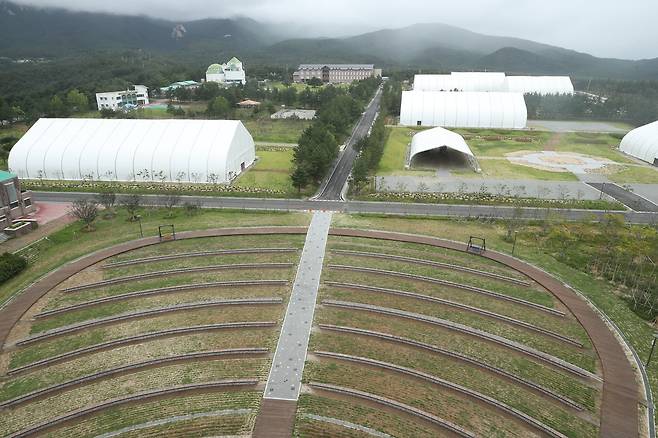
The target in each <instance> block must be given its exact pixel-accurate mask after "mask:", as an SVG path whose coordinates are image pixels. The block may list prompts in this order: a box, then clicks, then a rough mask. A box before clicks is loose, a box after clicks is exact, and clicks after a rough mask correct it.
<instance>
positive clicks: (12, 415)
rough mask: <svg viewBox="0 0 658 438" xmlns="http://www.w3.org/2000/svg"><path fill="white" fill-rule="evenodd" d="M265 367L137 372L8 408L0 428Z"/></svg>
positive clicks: (244, 364)
mask: <svg viewBox="0 0 658 438" xmlns="http://www.w3.org/2000/svg"><path fill="white" fill-rule="evenodd" d="M268 365H269V363H268V361H266V360H263V359H259V360H242V359H240V360H235V361H231V360H228V361H214V362H197V363H187V364H181V365H172V366H169V367H163V368H154V369H150V370H146V371H141V372H137V373H134V374H130V375H126V376H121V377H117V378H114V379H111V380H106V381H101V382H98V383H93V384H91V385H86V386H82V387H79V388H75V389H72V390H70V391H68V392H65V393H62V394H58V395H55V396H53V397H51V398H49V399H47V400H40V401H36V402H33V403H30V404H27V405H24V406H19V407H17V408H15V409H10V410H8V411H7V412H6V413H5V414H4V415H3V417H2V419H1V420H0V429H2V430H3V431H14V430H17V429H20V428H24V427H26V426H29V425H31V424H35V423H39V422H41V421H45V420H47V419H49V418H53V417H56V416H59V415H62V414H64V413H66V412H70V411H74V410H76V409H79V408H82V407H85V406H90V405H94V404H97V403H101V402H103V401H105V400H109V399H112V398H115V397H124V396H127V395H130V394H135V393H138V392H142V391H148V390H155V389H159V388H168V387H172V386H176V385H184V384H190V383H204V382H213V381H217V380H222V379H239V378H252V377H257V378H261V377H264V376H266V375H267V372H268Z"/></svg>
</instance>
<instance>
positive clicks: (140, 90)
mask: <svg viewBox="0 0 658 438" xmlns="http://www.w3.org/2000/svg"><path fill="white" fill-rule="evenodd" d="M148 104H149V89H148V87H146V86H144V85H135V86H134V87H133V88H132V89H128V90H124V91H109V92H106V93H96V105H98V110H99V111H100V110H102V109H111V110H113V111H117V110H120V109H123V108H125V107H126V105H134V106H140V105H148Z"/></svg>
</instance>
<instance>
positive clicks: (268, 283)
mask: <svg viewBox="0 0 658 438" xmlns="http://www.w3.org/2000/svg"><path fill="white" fill-rule="evenodd" d="M288 283H289V281H288V280H245V281H216V282H212V283H200V284H184V285H180V286H170V287H161V288H157V289H148V290H142V291H137V292H130V293H127V294H122V295H113V296H111V297H105V298H99V299H96V300H91V301H85V302H84V303H79V304H74V305H72V306H67V307H60V308H58V309H54V310H48V311H45V312H41V313H37V314H36V315H34V317H35V318H46V317H48V316H53V315H59V314H62V313H67V312H72V311H74V310H79V309H84V308H87V307H93V306H98V305H101V304H107V303H112V302H117V301H125V300H131V299H133V298H145V297H151V296H157V295H165V294H171V293H177V292H184V291H190V290H200V289H211V288H220V287H223V288H233V287H249V286H260V287H272V286H285V285H287V284H288Z"/></svg>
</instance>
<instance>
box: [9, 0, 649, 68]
mask: <svg viewBox="0 0 658 438" xmlns="http://www.w3.org/2000/svg"><path fill="white" fill-rule="evenodd" d="M18 2H19V3H21V4H29V5H35V6H58V7H66V8H70V9H73V10H81V11H94V12H109V13H115V14H125V15H135V14H141V15H147V16H150V17H154V18H164V19H169V20H180V21H191V20H197V19H203V18H231V17H236V16H244V17H249V18H252V19H255V20H258V21H262V22H268V23H276V24H283V25H285V27H287V28H288V30H289V31H290V32H294V33H296V34H298V35H296V36H298V37H316V36H321V35H324V36H332V37H335V36H346V35H357V34H361V33H365V32H369V31H373V30H377V29H383V28H400V27H405V26H408V25H412V24H415V23H425V22H440V23H446V24H450V25H453V26H458V27H463V28H466V29H470V30H472V31H476V32H481V33H485V34H489V35H497V36H511V37H517V38H524V39H531V40H534V41H541V42H543V43H546V44H552V45H556V46H560V47H566V48H569V49H574V50H578V51H581V52H587V53H591V54H593V55H595V56H600V57H614V58H621V59H641V58H655V57H658V46H656V44H655V41H658V26H656V23H655V19H656V17H658V2H656V1H655V0H631V1H630V2H627V3H624V4H623V5H622V4H620V2H619V1H618V0H597V1H595V2H594V1H590V0H553V1H550V2H537V1H533V0H467V1H461V2H455V1H445V0H409V1H406V2H397V1H396V2H393V1H390V0H359V1H358V2H357V1H352V0H333V1H331V2H309V1H304V0H242V1H239V2H235V1H227V0H187V1H185V2H181V1H178V0H113V1H111V2H108V1H106V0H18Z"/></svg>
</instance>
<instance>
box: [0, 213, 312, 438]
mask: <svg viewBox="0 0 658 438" xmlns="http://www.w3.org/2000/svg"><path fill="white" fill-rule="evenodd" d="M229 216H230V215H229ZM249 216H250V215H247V218H248V219H247V221H246V222H247V224H248V223H249V222H250V220H249V219H255V218H257V217H259V216H260V215H254V216H253V218H249ZM277 216H278V215H277V214H274V215H273V216H271V217H269V218H268V217H266V216H264V215H263V216H262V218H263V219H266V218H267V219H268V220H272V219H274V220H276V219H277ZM291 216H293V217H295V218H294V219H292V218H288V219H292V220H291V222H292V223H293V224H297V223H300V224H304V225H305V222H304V220H305V219H306V216H304V215H291ZM302 218H303V219H302ZM234 219H235V222H234V223H232V224H231V225H233V226H235V225H236V224H240V225H242V223H240V221H239V219H238V217H237V216H235V217H234ZM112 221H114V222H115V223H116V222H118V224H117V225H118V226H121V223H122V221H117V219H113V220H112ZM112 221H107V222H112ZM297 221H298V222H297ZM102 222H105V221H102ZM102 222H101V223H100V224H99V229H98V231H96V232H95V233H89V234H86V233H85V234H83V237H86V236H87V235H93V234H100V233H101V230H102V225H105V224H103V223H102ZM247 224H245V225H247ZM284 224H285V221H284ZM78 226H79V225H78ZM303 240H304V236H303V235H302V236H287V235H272V236H263V237H262V238H261V237H257V236H230V237H225V238H224V237H217V238H208V239H193V240H189V241H184V240H183V241H175V242H168V243H164V244H161V245H154V246H151V247H145V248H141V249H138V250H135V251H131V252H128V253H124V254H121V255H119V256H117V257H113V258H112V259H111V260H108V261H104V262H101V264H100V265H104V264H106V263H108V262H117V261H128V260H135V259H139V258H143V257H149V256H155V255H157V256H162V255H171V254H182V253H187V252H198V251H212V250H218V249H230V248H237V249H243V248H296V249H300V248H301V247H302V246H303ZM48 249H49V248H46V250H45V251H47V250H48ZM45 251H44V252H45ZM41 257H42V255H41ZM41 257H39V258H37V263H38V261H39V260H41ZM298 259H299V252H298V251H297V252H292V253H282V254H278V253H271V254H268V253H261V254H258V253H257V254H242V255H224V256H201V257H193V258H190V257H184V258H181V259H175V260H166V261H160V262H153V263H144V264H138V265H130V266H124V267H117V268H113V269H101V268H100V266H92V267H90V268H88V269H87V270H85V271H83V272H81V273H79V274H77V275H75V276H73V277H71V278H70V279H69V280H67V281H66V282H65V283H64V284H62V285H60V286H59V287H58V290H53V291H51V292H50V293H49V294H47V295H46V297H45V299H44V300H42V303H41V305H40V306H41V308H44V309H55V308H61V307H66V306H70V305H73V304H76V303H81V302H86V301H89V300H93V299H97V298H100V297H108V296H114V295H117V294H124V293H130V292H135V291H141V290H146V289H153V288H160V287H167V286H175V285H186V284H195V283H205V282H213V281H229V282H230V281H239V280H261V279H267V280H273V279H280V280H286V281H288V282H290V281H291V280H292V278H293V276H294V273H295V265H296V264H297V263H298ZM240 263H291V264H292V265H293V266H292V267H291V268H285V269H266V268H263V269H259V270H226V271H217V272H208V273H192V274H184V275H173V276H167V275H163V276H160V277H158V278H153V279H144V280H139V279H138V280H137V281H131V282H127V283H122V284H119V285H114V286H107V287H100V288H94V289H90V290H84V291H80V292H74V293H63V292H61V291H59V289H61V288H62V287H71V286H75V285H81V284H89V283H91V282H96V281H100V280H104V279H110V278H116V277H123V276H128V275H140V274H144V273H148V272H158V271H162V270H169V269H180V268H184V267H197V266H209V265H215V264H240ZM35 264H36V263H35ZM289 293H290V286H285V285H282V286H262V287H258V286H240V287H215V288H208V289H191V290H186V291H180V292H175V293H168V294H163V295H154V296H148V297H141V298H140V297H137V298H133V299H129V300H125V301H117V302H110V303H107V304H102V305H97V306H92V307H87V308H83V309H79V310H75V311H71V312H66V313H63V314H59V315H53V316H50V317H46V318H39V319H36V320H34V321H33V323H32V324H31V325H30V327H29V331H30V332H31V333H41V332H44V331H47V330H51V329H54V328H60V327H63V326H67V325H70V324H78V323H81V322H84V321H89V320H93V319H96V318H104V317H108V316H113V315H117V314H122V313H129V312H137V311H144V310H149V309H154V308H161V307H168V306H173V305H178V304H185V303H196V302H206V301H214V300H220V299H243V298H264V297H279V298H282V299H283V301H284V304H283V305H266V306H251V305H245V306H227V307H213V308H208V309H195V310H190V311H183V312H176V313H168V314H163V315H158V316H156V317H152V318H145V319H134V320H128V321H124V322H121V323H118V324H113V325H107V326H102V327H96V328H89V329H87V330H84V331H81V332H76V333H74V334H70V335H67V336H63V337H59V338H54V339H50V340H46V341H43V342H37V343H35V344H33V345H27V346H24V347H18V348H17V349H16V350H15V351H13V352H12V353H5V354H6V355H10V356H9V357H8V358H7V359H8V361H9V366H10V368H15V367H19V366H23V365H27V364H30V363H33V362H35V361H38V360H42V359H47V358H52V357H54V356H56V355H58V354H62V353H66V352H71V351H74V350H76V349H79V348H84V347H89V346H95V345H98V344H100V343H103V342H108V341H113V340H119V339H124V338H127V337H131V336H137V335H143V334H149V333H154V332H159V331H163V330H171V329H175V328H182V327H194V326H203V325H207V324H221V323H232V322H248V321H254V322H255V321H274V322H278V321H280V320H281V318H282V312H283V311H284V309H285V302H286V301H287V299H288V295H289ZM278 330H279V329H278V327H273V328H247V329H220V330H210V331H206V332H196V333H191V334H184V335H180V336H172V337H164V338H153V339H150V340H147V341H145V342H142V343H138V344H134V345H123V346H118V347H116V348H113V349H107V350H101V351H96V352H93V353H90V354H86V355H82V356H76V357H73V358H70V359H68V360H67V361H64V362H61V363H55V364H51V365H49V366H46V367H42V368H37V369H34V370H33V371H29V372H26V373H23V374H19V375H17V376H15V377H10V378H6V379H4V381H3V382H2V385H1V387H0V400H8V399H11V398H14V397H17V396H20V395H24V394H27V393H30V392H33V391H35V390H39V389H43V388H48V387H50V386H53V385H57V384H59V383H64V382H68V381H71V380H74V379H77V378H80V377H84V376H88V375H92V374H94V373H97V372H101V371H106V370H111V369H115V368H119V367H122V366H126V365H132V364H136V363H141V362H146V361H149V360H154V359H160V358H167V357H175V356H179V355H184V354H190V353H197V352H208V351H217V350H225V349H234V348H266V349H268V350H272V349H273V348H274V346H275V345H276V342H277V337H278ZM269 367H270V359H269V358H268V357H266V356H243V357H233V358H231V357H229V358H218V359H216V360H209V361H208V360H206V361H193V360H190V361H185V362H180V363H170V364H165V365H161V366H155V367H145V368H140V369H137V370H135V371H134V372H131V373H128V374H124V375H117V376H113V377H112V378H111V379H107V380H98V381H92V382H90V383H89V384H87V385H82V386H79V387H72V388H69V389H68V390H66V391H65V392H62V393H60V394H53V395H51V396H50V397H48V398H44V399H42V400H35V401H32V402H29V403H25V404H22V405H18V406H15V407H12V408H9V409H7V410H6V411H5V412H3V418H2V419H1V420H0V430H3V431H6V432H15V431H18V430H21V429H23V428H25V427H29V426H30V425H34V424H37V423H39V422H41V421H45V420H47V419H49V418H54V417H57V416H59V415H62V414H65V413H67V412H71V411H73V410H76V409H79V408H82V407H86V406H91V405H94V404H98V403H102V402H103V401H106V400H109V399H112V398H114V397H124V396H127V395H129V394H134V393H137V392H141V391H148V390H155V389H160V388H166V387H171V386H176V385H184V384H191V383H203V382H212V381H217V380H223V379H236V378H256V379H258V380H263V379H265V377H266V375H267V372H268V370H269ZM245 394H248V396H245ZM195 397H196V396H194V397H188V398H189V399H190V400H191V401H189V402H186V403H185V404H184V408H181V409H177V408H176V407H179V406H181V405H180V404H179V400H186V398H177V397H172V398H171V399H166V398H165V399H160V400H158V401H157V402H155V401H154V402H152V403H151V402H150V403H148V404H147V405H145V406H147V407H143V406H142V405H140V408H139V409H137V410H135V411H130V414H126V410H127V409H128V408H127V407H122V408H118V409H111V410H108V412H103V413H101V414H100V415H94V416H93V418H92V419H89V420H83V421H82V422H81V423H80V424H73V425H71V426H67V427H66V428H65V431H64V432H63V433H62V434H59V433H58V432H59V431H55V432H53V433H52V434H53V435H57V436H87V435H96V434H98V433H102V431H111V430H117V429H121V428H124V427H127V426H131V425H140V424H142V425H143V424H144V423H148V422H150V421H154V420H163V421H159V422H157V423H154V424H151V425H147V426H148V427H146V429H143V430H142V429H140V430H137V431H133V432H130V433H129V435H136V436H150V435H157V434H163V433H166V434H183V435H186V436H189V435H192V436H193V435H197V434H199V433H201V431H203V433H214V434H220V435H223V434H241V433H248V432H249V431H250V430H251V429H252V427H253V422H254V420H255V415H256V413H257V404H258V402H257V399H255V400H254V398H253V397H252V393H240V392H229V393H227V394H216V393H215V394H211V395H209V396H208V397H209V403H203V402H202V401H201V400H203V399H201V398H195ZM159 406H162V409H160V408H159ZM245 406H246V407H248V408H249V409H251V410H252V411H251V412H248V413H245V412H242V413H236V414H233V413H230V412H229V413H228V414H226V415H224V414H222V415H221V416H218V415H217V414H216V411H224V410H226V409H235V408H244V407H245ZM172 412H173V414H172ZM200 412H201V413H203V412H210V413H211V414H212V413H213V412H214V413H215V414H214V415H205V416H204V415H201V416H196V417H192V418H180V419H178V420H177V421H173V422H172V421H164V420H166V419H167V418H168V417H172V416H180V415H185V414H194V413H200Z"/></svg>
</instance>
